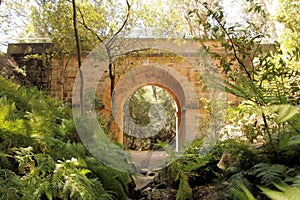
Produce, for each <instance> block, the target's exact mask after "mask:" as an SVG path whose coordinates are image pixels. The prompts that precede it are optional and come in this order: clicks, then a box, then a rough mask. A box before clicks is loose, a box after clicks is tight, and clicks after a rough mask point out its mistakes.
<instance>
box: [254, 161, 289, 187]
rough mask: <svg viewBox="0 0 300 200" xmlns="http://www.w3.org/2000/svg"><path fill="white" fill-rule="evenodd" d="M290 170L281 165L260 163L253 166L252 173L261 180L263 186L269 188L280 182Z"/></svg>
mask: <svg viewBox="0 0 300 200" xmlns="http://www.w3.org/2000/svg"><path fill="white" fill-rule="evenodd" d="M288 169H289V168H288V167H287V166H285V165H281V164H270V163H258V164H257V165H255V166H253V168H252V170H251V171H252V172H250V173H253V175H255V176H256V177H257V178H259V179H260V181H261V183H262V184H263V185H266V186H269V185H271V184H272V183H274V182H275V183H276V182H278V181H280V180H281V178H282V177H283V176H284V175H285V173H286V172H287V171H288Z"/></svg>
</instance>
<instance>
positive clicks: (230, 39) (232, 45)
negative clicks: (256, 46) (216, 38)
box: [197, 0, 252, 80]
mask: <svg viewBox="0 0 300 200" xmlns="http://www.w3.org/2000/svg"><path fill="white" fill-rule="evenodd" d="M197 1H198V0H197ZM198 2H199V3H200V4H201V5H202V6H203V7H204V8H205V9H206V10H208V11H209V12H210V13H212V14H215V12H214V11H212V10H211V9H210V8H208V6H207V5H206V4H204V3H202V2H201V1H198ZM214 19H215V20H216V21H217V23H218V24H219V25H220V27H221V28H222V30H223V31H224V33H225V35H226V36H227V37H228V39H229V42H230V45H231V47H232V49H233V53H234V57H235V58H236V59H237V61H238V63H239V64H240V65H241V66H242V68H243V70H244V71H245V72H246V74H247V77H248V78H249V79H250V80H252V77H251V74H250V73H249V71H248V70H247V67H246V66H245V64H244V63H243V61H242V60H241V59H240V58H239V56H238V52H237V49H236V47H235V43H234V42H233V40H232V38H231V37H230V35H229V33H228V32H227V30H226V28H225V27H224V25H223V24H222V23H221V21H220V20H219V19H217V18H216V17H214Z"/></svg>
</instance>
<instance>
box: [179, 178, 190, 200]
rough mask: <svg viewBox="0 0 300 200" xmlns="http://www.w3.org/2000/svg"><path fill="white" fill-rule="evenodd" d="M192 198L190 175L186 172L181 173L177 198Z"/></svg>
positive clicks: (180, 199) (184, 199)
mask: <svg viewBox="0 0 300 200" xmlns="http://www.w3.org/2000/svg"><path fill="white" fill-rule="evenodd" d="M191 198H192V188H191V186H190V184H189V182H188V176H187V175H185V174H181V175H180V182H179V187H178V191H177V194H176V200H186V199H191Z"/></svg>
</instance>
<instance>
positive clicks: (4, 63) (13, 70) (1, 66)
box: [0, 54, 21, 84]
mask: <svg viewBox="0 0 300 200" xmlns="http://www.w3.org/2000/svg"><path fill="white" fill-rule="evenodd" d="M19 71H20V68H19V66H18V64H17V63H16V62H15V60H14V59H13V58H12V57H11V56H10V55H8V54H0V75H1V76H3V77H4V78H6V79H11V80H12V81H14V82H15V83H17V84H20V80H19V78H18V77H19V76H21V75H20V73H19Z"/></svg>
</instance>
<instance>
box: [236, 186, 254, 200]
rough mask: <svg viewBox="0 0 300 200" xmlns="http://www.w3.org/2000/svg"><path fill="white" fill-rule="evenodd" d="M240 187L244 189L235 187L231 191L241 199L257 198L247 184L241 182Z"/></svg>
mask: <svg viewBox="0 0 300 200" xmlns="http://www.w3.org/2000/svg"><path fill="white" fill-rule="evenodd" d="M239 187H240V188H241V189H242V191H240V190H238V189H235V188H231V189H230V192H231V193H233V194H234V196H235V197H236V198H237V199H239V200H255V197H254V196H253V194H252V193H251V192H250V191H249V190H248V188H247V187H246V186H245V185H243V184H239Z"/></svg>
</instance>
